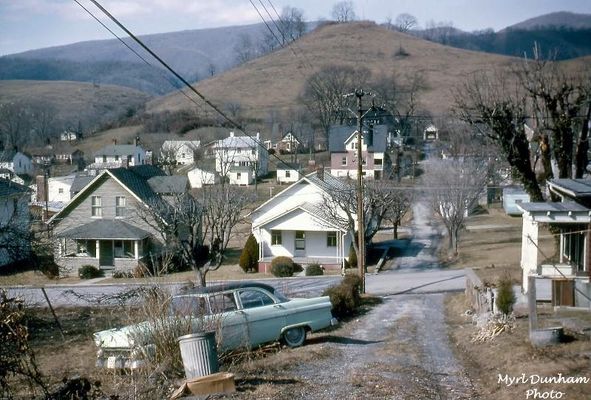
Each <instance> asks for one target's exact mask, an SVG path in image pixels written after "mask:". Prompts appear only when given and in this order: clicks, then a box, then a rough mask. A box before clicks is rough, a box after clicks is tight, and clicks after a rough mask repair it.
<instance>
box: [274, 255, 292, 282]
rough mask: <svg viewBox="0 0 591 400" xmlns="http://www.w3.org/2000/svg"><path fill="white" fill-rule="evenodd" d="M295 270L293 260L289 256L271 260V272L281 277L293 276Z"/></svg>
mask: <svg viewBox="0 0 591 400" xmlns="http://www.w3.org/2000/svg"><path fill="white" fill-rule="evenodd" d="M293 272H294V265H293V260H292V259H291V258H289V257H284V256H280V257H275V258H274V259H273V261H271V273H272V274H273V275H274V276H276V277H279V278H285V277H288V276H292V275H293Z"/></svg>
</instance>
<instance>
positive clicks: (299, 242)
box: [295, 231, 306, 250]
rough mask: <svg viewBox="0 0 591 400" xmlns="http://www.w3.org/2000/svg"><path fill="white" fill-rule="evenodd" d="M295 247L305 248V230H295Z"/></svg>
mask: <svg viewBox="0 0 591 400" xmlns="http://www.w3.org/2000/svg"><path fill="white" fill-rule="evenodd" d="M295 249H296V250H306V232H304V231H296V235H295Z"/></svg>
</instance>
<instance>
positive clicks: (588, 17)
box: [506, 11, 591, 29]
mask: <svg viewBox="0 0 591 400" xmlns="http://www.w3.org/2000/svg"><path fill="white" fill-rule="evenodd" d="M550 26H552V27H557V28H570V29H590V28H591V14H577V13H572V12H567V11H560V12H554V13H549V14H544V15H540V16H538V17H535V18H530V19H527V20H525V21H522V22H519V23H517V24H514V25H511V26H509V27H507V28H506V29H536V28H540V27H550Z"/></svg>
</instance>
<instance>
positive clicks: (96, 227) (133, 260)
mask: <svg viewBox="0 0 591 400" xmlns="http://www.w3.org/2000/svg"><path fill="white" fill-rule="evenodd" d="M56 237H57V238H58V246H57V249H56V253H57V254H56V262H57V264H58V265H60V266H61V267H62V268H63V269H65V270H66V271H68V272H75V273H77V271H78V269H79V268H80V267H81V266H83V265H93V266H96V267H97V268H100V269H103V270H121V271H131V270H133V269H134V268H135V267H136V266H137V264H138V261H140V260H141V259H142V258H144V257H145V255H146V253H147V249H148V244H149V238H150V237H151V234H150V233H149V232H147V231H144V230H143V229H141V228H138V227H135V226H133V225H130V224H128V223H126V222H123V221H121V220H97V221H94V222H90V223H88V224H85V225H81V226H79V227H76V228H72V229H70V230H67V231H64V232H61V233H59V234H57V235H56Z"/></svg>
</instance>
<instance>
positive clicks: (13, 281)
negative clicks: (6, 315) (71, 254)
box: [0, 271, 81, 286]
mask: <svg viewBox="0 0 591 400" xmlns="http://www.w3.org/2000/svg"><path fill="white" fill-rule="evenodd" d="M80 282H81V280H80V278H78V277H76V276H70V277H67V278H60V279H49V278H48V277H46V276H45V275H43V273H41V272H39V271H24V272H19V273H15V274H9V275H0V286H14V285H36V286H37V285H38V286H41V285H53V284H56V283H59V284H68V283H69V284H75V283H80Z"/></svg>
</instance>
